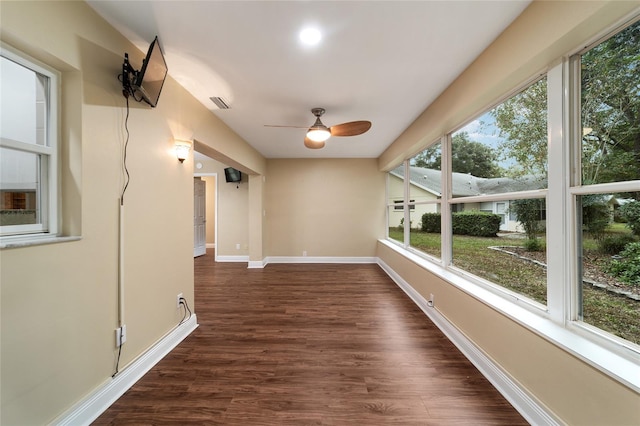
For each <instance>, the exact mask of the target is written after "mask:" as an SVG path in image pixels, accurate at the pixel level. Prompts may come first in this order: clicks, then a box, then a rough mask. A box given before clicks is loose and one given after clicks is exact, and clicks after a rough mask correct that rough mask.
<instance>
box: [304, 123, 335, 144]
mask: <svg viewBox="0 0 640 426" xmlns="http://www.w3.org/2000/svg"><path fill="white" fill-rule="evenodd" d="M330 136H331V132H330V131H329V129H327V128H326V127H325V126H323V125H320V126H315V125H314V126H311V127H309V131H308V132H307V137H308V138H309V139H311V140H312V141H314V142H324V141H326V140H327V139H329V137H330Z"/></svg>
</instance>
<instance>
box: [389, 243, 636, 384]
mask: <svg viewBox="0 0 640 426" xmlns="http://www.w3.org/2000/svg"><path fill="white" fill-rule="evenodd" d="M378 241H379V242H380V243H381V244H383V245H384V246H385V247H388V248H390V249H392V250H393V251H395V252H397V253H398V254H400V255H402V256H403V257H405V258H406V259H408V260H409V261H411V262H413V263H415V264H416V265H418V266H420V267H421V268H423V269H425V270H426V271H429V272H431V273H433V274H434V275H437V276H438V277H440V278H441V279H443V280H445V281H446V282H448V283H450V284H451V285H453V286H455V287H457V288H459V289H460V290H462V291H463V292H465V293H466V294H468V295H470V296H471V297H473V298H474V299H476V300H478V301H480V302H482V303H484V304H486V305H488V306H490V307H491V308H493V309H495V310H496V311H498V312H500V313H501V314H503V315H505V316H506V317H508V318H510V319H511V320H513V321H515V322H516V323H518V324H520V325H521V326H523V327H525V328H527V329H528V330H530V331H532V332H534V333H535V334H537V335H539V336H541V337H542V338H544V339H545V340H547V341H549V342H551V343H553V344H554V345H556V346H558V347H560V348H562V349H563V350H565V351H566V352H568V353H570V354H572V355H573V356H575V357H577V358H579V359H580V360H582V361H584V362H586V363H587V364H589V365H591V366H592V367H594V368H596V369H598V370H600V371H601V372H603V373H605V374H606V375H608V376H609V377H612V378H613V379H615V380H616V381H618V382H620V383H622V384H624V385H625V386H627V387H629V388H631V389H633V390H634V391H635V392H638V393H640V374H639V372H640V355H639V354H638V353H637V352H634V351H632V350H631V349H629V348H626V347H624V346H620V347H619V350H612V349H610V348H608V347H605V346H603V345H601V344H598V343H597V342H596V341H595V339H590V338H587V337H586V336H584V335H583V334H584V333H583V332H581V330H577V329H578V328H579V327H577V326H576V325H574V324H572V323H570V324H569V325H568V326H563V325H561V324H557V323H555V322H554V321H552V320H551V319H550V318H549V317H548V316H547V315H545V314H543V313H541V312H535V311H534V310H529V309H527V308H525V307H524V306H522V304H519V303H516V302H514V301H511V300H508V299H507V298H506V297H504V296H502V295H499V294H496V293H494V292H491V291H489V290H488V289H485V288H483V287H481V286H479V285H477V284H475V283H473V282H471V281H469V280H467V279H465V278H464V277H462V276H460V275H458V274H455V273H454V272H452V271H450V270H448V269H446V268H443V267H442V266H440V265H437V264H435V263H433V262H431V261H429V260H427V259H425V258H422V257H420V256H417V255H416V254H414V253H411V252H409V251H407V250H405V249H404V248H403V247H401V246H399V245H397V244H394V243H393V242H390V241H387V240H382V239H381V240H378ZM616 349H618V348H616Z"/></svg>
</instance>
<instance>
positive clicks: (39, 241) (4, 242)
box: [0, 235, 82, 250]
mask: <svg viewBox="0 0 640 426" xmlns="http://www.w3.org/2000/svg"><path fill="white" fill-rule="evenodd" d="M81 239H82V238H81V237H77V236H69V237H62V236H55V235H53V236H52V235H46V236H44V235H40V236H35V235H34V236H22V237H7V238H4V239H0V249H2V250H4V249H13V248H21V247H31V246H42V245H45V244H58V243H66V242H70V241H79V240H81Z"/></svg>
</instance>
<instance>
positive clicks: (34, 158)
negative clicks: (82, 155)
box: [0, 45, 58, 237]
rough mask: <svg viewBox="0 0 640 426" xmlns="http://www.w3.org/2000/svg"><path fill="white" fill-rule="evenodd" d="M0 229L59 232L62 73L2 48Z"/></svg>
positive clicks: (13, 232) (10, 232)
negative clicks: (58, 149)
mask: <svg viewBox="0 0 640 426" xmlns="http://www.w3.org/2000/svg"><path fill="white" fill-rule="evenodd" d="M0 86H1V87H2V91H1V93H2V95H1V99H0V102H1V103H0V105H1V106H0V108H1V111H2V113H1V114H0V120H1V121H0V170H1V171H0V233H1V235H2V236H3V237H5V236H20V235H36V234H48V235H50V234H55V233H56V232H57V207H56V206H57V173H58V172H57V161H58V155H57V132H58V130H57V129H58V126H57V124H58V117H57V90H58V89H57V88H58V74H57V73H56V72H55V71H52V70H50V69H48V68H47V67H45V66H43V65H41V64H38V63H36V62H35V61H34V60H31V59H29V58H27V57H26V56H24V55H22V54H19V53H17V52H15V51H13V50H12V49H8V48H6V47H5V46H4V45H3V46H2V54H1V55H0Z"/></svg>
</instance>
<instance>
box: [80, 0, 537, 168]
mask: <svg viewBox="0 0 640 426" xmlns="http://www.w3.org/2000/svg"><path fill="white" fill-rule="evenodd" d="M88 3H89V4H90V5H91V6H92V7H93V8H94V9H95V10H96V11H97V12H98V13H99V14H100V15H102V16H103V17H104V18H105V19H106V20H107V21H108V22H110V23H111V24H112V25H113V26H114V27H115V28H116V29H118V30H119V31H120V32H121V33H122V34H123V35H124V36H125V37H127V38H128V39H129V40H131V41H132V42H133V44H135V45H136V46H137V47H138V48H139V49H140V50H142V51H143V52H146V50H147V48H148V47H149V44H150V43H151V41H152V40H153V38H154V37H155V36H156V35H157V36H158V38H159V40H160V44H161V46H162V49H163V51H164V52H165V56H166V61H167V65H168V67H169V74H170V75H171V76H172V77H173V78H174V79H176V80H177V81H178V82H179V83H180V84H182V85H183V86H184V87H185V88H186V89H187V90H189V91H190V92H191V93H192V94H193V95H194V96H195V97H196V98H197V99H198V100H199V101H200V102H202V104H203V105H205V106H206V107H207V108H209V109H210V110H211V111H213V113H214V114H215V115H216V116H218V117H219V118H220V119H221V120H222V121H224V122H225V123H226V124H227V125H228V126H229V127H231V128H232V129H233V130H235V131H236V132H237V133H238V134H239V135H240V136H241V137H242V138H244V139H245V140H246V141H247V142H248V143H249V144H251V145H252V146H253V147H254V148H255V149H257V150H258V151H259V152H260V153H262V154H263V155H264V156H265V157H267V158H304V157H312V158H327V157H330V158H339V157H352V158H354V157H369V158H372V157H373V158H375V157H378V156H379V155H380V154H381V153H382V152H383V151H384V150H385V148H386V147H387V146H389V144H391V143H392V142H393V141H394V140H395V139H396V138H397V137H398V136H399V135H400V134H401V133H402V132H403V131H404V130H405V129H406V128H407V127H408V126H409V125H410V124H411V123H412V122H413V121H414V120H415V119H416V118H417V117H418V115H420V113H422V111H424V109H425V108H426V107H427V106H428V105H429V104H430V103H431V102H432V101H433V100H434V99H435V98H436V97H437V96H438V95H439V94H440V93H441V92H442V91H443V90H444V89H445V88H446V87H447V86H448V85H449V84H450V83H451V82H452V81H453V80H454V79H455V78H456V77H457V76H458V75H459V74H460V73H461V72H462V71H463V70H464V69H465V68H466V67H467V66H468V65H469V64H470V63H471V62H472V61H473V60H474V59H475V58H476V57H477V56H478V55H479V54H480V53H481V52H482V51H483V50H484V49H485V48H486V47H487V46H488V45H489V44H490V43H491V42H492V41H493V40H494V39H495V38H496V37H497V36H498V35H499V34H500V33H501V32H502V31H503V30H504V29H505V28H506V27H507V26H508V25H509V24H510V23H511V22H512V21H513V20H514V19H515V18H516V17H517V16H518V15H519V14H520V13H521V12H522V11H523V10H524V9H525V8H526V7H527V6H528V4H529V0H526V1H525V0H502V1H478V0H473V1H451V0H450V1H408V2H404V1H363V2H356V1H296V2H293V1H97V0H89V1H88ZM305 26H315V27H316V28H318V29H320V31H321V32H322V34H323V39H322V41H321V42H320V44H319V45H317V46H314V47H309V46H303V45H302V44H301V43H300V42H299V39H298V33H299V31H300V30H301V29H302V28H303V27H305ZM123 54H124V52H123ZM132 65H134V67H136V68H139V65H140V64H132ZM136 65H137V66H136ZM211 96H221V97H223V98H225V99H226V100H228V102H229V103H230V104H231V109H229V110H219V109H217V107H216V106H215V105H214V104H213V103H212V102H211V100H210V99H209V98H210V97H211ZM161 102H162V96H160V100H159V103H161ZM313 107H323V108H325V109H326V110H327V112H326V114H325V115H324V116H323V117H322V121H323V123H324V124H325V125H327V126H332V125H335V124H339V123H343V122H348V121H355V120H369V121H371V122H372V123H373V125H372V127H371V129H370V130H369V131H368V132H367V133H365V134H363V135H360V136H354V137H341V138H340V137H333V138H330V139H329V140H328V141H327V143H326V146H325V148H323V149H321V150H310V149H307V148H305V147H304V146H303V139H304V135H305V129H293V128H269V127H264V125H265V124H277V125H295V126H310V125H311V124H313V122H314V117H313V115H312V114H311V112H310V109H311V108H313Z"/></svg>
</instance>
